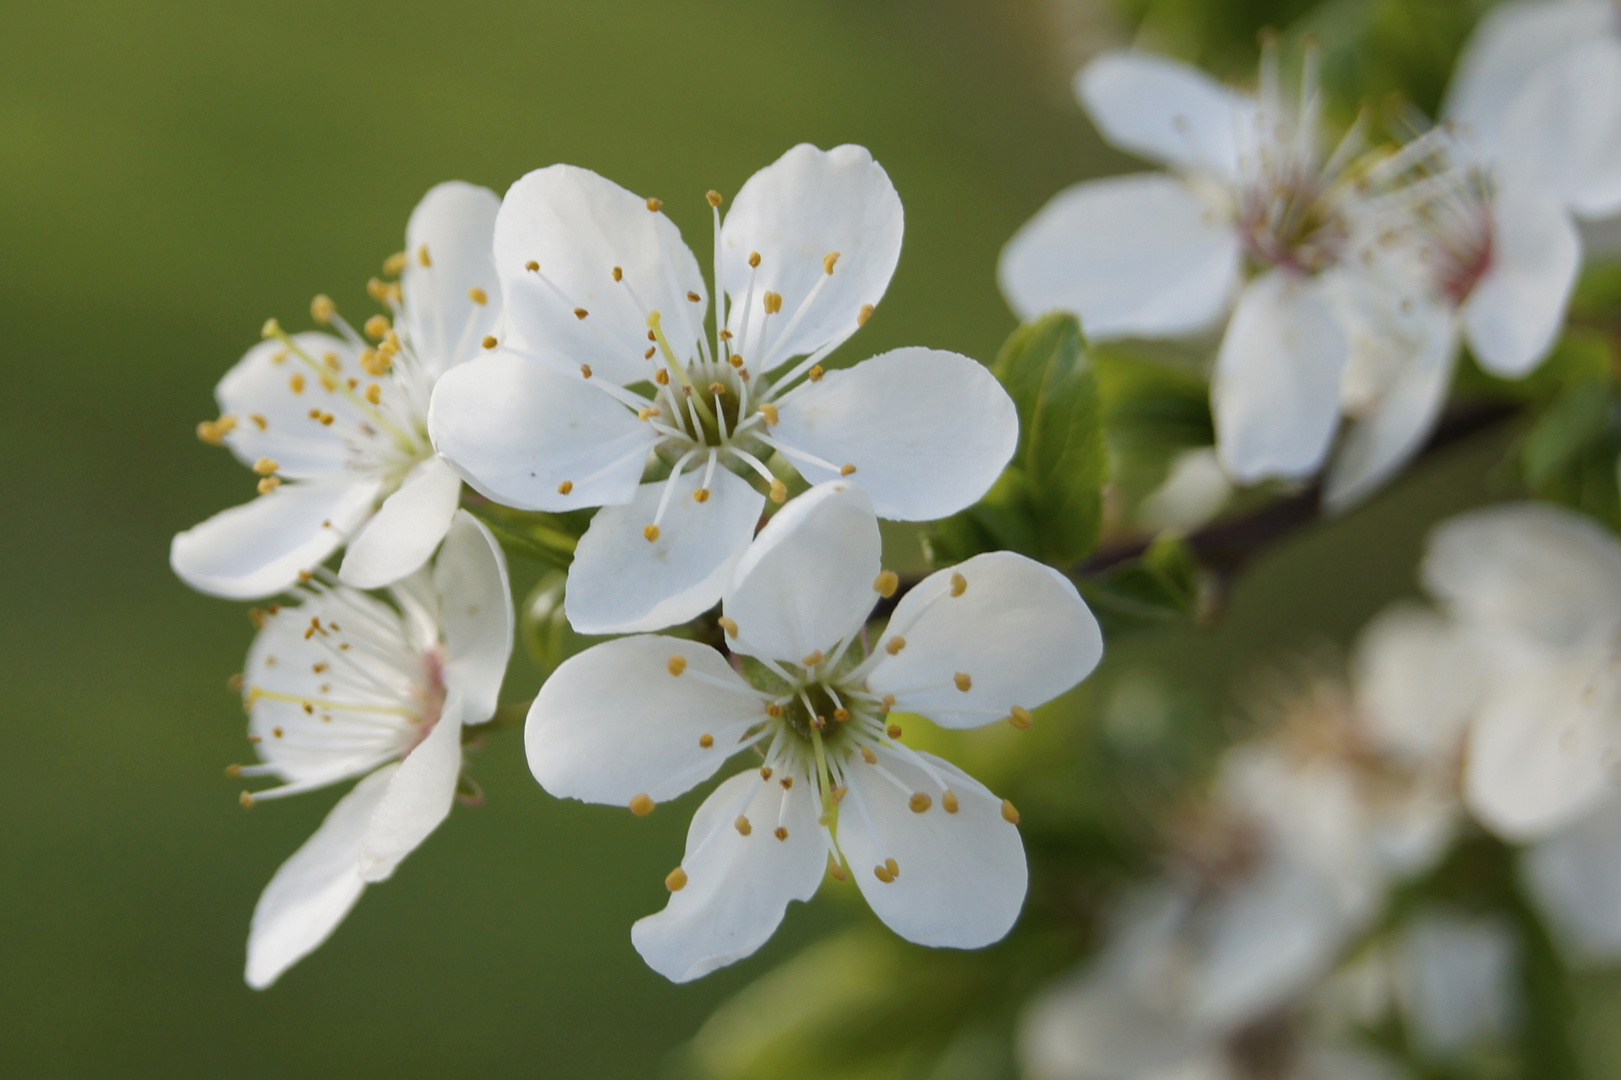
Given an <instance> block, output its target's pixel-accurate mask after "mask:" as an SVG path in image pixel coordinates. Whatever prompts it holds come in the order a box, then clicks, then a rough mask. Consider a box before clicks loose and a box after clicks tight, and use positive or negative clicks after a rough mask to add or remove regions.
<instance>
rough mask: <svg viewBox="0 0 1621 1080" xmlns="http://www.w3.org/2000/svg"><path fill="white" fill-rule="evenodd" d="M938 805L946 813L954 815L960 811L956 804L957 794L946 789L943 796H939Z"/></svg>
mask: <svg viewBox="0 0 1621 1080" xmlns="http://www.w3.org/2000/svg"><path fill="white" fill-rule="evenodd" d="M940 805H941V806H943V807H945V809H946V813H948V814H955V813H956V812H957V811H958V809H960V806H959V804H958V803H957V793H956V792H955V791H951V790H949V789H948V790H947V791H946V793H945V794H944V795H942V796H940Z"/></svg>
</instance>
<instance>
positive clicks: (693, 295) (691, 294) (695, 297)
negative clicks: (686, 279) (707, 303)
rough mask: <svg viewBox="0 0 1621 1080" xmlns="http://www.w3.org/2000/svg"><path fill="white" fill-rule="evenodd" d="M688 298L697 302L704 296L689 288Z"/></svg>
mask: <svg viewBox="0 0 1621 1080" xmlns="http://www.w3.org/2000/svg"><path fill="white" fill-rule="evenodd" d="M687 299H688V300H691V301H692V302H693V303H694V304H696V303H698V302H699V301H700V300H702V299H703V297H701V296H699V295H698V294H697V293H695V292H693V291H692V290H691V289H688V290H687Z"/></svg>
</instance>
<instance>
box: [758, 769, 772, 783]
mask: <svg viewBox="0 0 1621 1080" xmlns="http://www.w3.org/2000/svg"><path fill="white" fill-rule="evenodd" d="M760 779H761V780H769V779H771V766H769V765H767V766H765V767H763V768H762V769H761V770H760Z"/></svg>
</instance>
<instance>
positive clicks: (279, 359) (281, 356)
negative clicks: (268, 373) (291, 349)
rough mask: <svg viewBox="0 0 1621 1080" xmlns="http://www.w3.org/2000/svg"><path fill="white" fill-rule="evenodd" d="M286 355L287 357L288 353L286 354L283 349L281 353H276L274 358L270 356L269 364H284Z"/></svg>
mask: <svg viewBox="0 0 1621 1080" xmlns="http://www.w3.org/2000/svg"><path fill="white" fill-rule="evenodd" d="M288 355H289V353H288V352H287V350H286V349H283V350H281V352H278V353H276V354H275V355H274V356H272V357H271V358H270V362H271V363H272V364H285V363H286V362H287V357H288Z"/></svg>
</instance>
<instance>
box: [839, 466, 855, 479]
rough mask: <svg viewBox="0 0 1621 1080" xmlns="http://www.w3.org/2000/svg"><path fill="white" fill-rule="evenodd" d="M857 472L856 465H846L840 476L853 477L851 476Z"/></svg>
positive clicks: (840, 471)
mask: <svg viewBox="0 0 1621 1080" xmlns="http://www.w3.org/2000/svg"><path fill="white" fill-rule="evenodd" d="M855 471H856V467H855V466H854V465H846V466H844V467H843V468H841V469H840V470H839V475H840V476H851V475H853V474H854V473H855Z"/></svg>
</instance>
